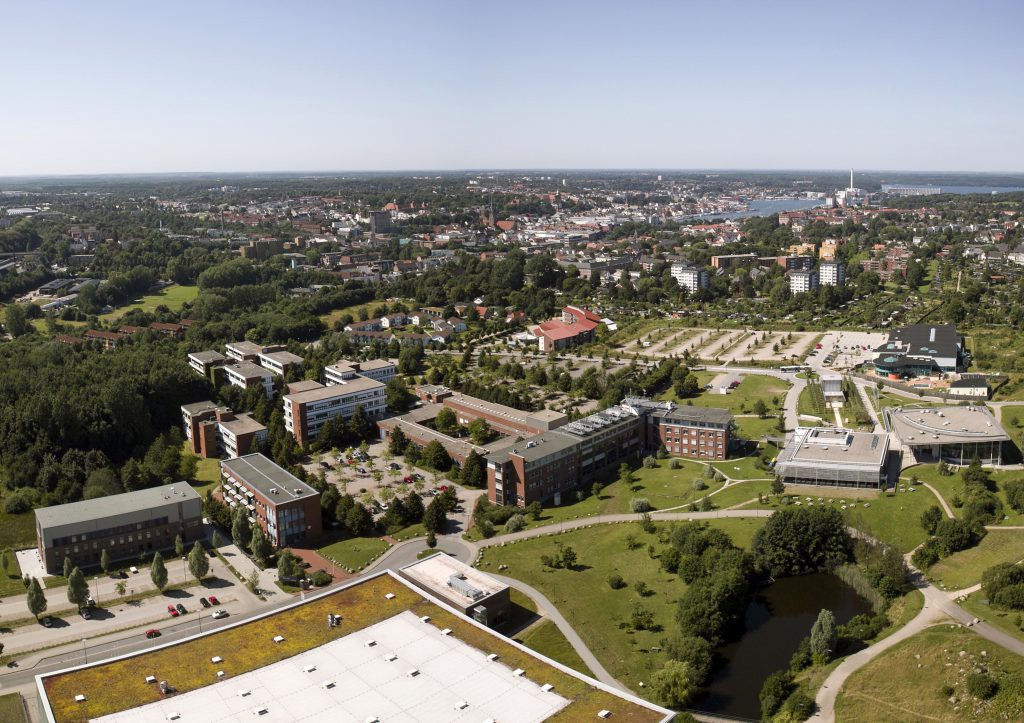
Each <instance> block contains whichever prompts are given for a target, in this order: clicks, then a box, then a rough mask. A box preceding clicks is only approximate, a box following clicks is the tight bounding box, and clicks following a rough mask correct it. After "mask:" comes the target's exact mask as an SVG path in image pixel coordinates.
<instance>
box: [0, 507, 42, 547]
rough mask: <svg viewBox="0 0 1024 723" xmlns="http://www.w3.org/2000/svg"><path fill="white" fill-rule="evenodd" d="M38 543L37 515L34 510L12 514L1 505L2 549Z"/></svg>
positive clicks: (0, 534) (0, 528) (31, 545)
mask: <svg viewBox="0 0 1024 723" xmlns="http://www.w3.org/2000/svg"><path fill="white" fill-rule="evenodd" d="M35 545H36V516H35V514H34V513H32V512H25V513H23V514H20V515H11V514H8V513H7V512H4V509H3V505H0V549H6V548H8V547H9V548H11V549H12V550H18V549H21V548H25V547H35Z"/></svg>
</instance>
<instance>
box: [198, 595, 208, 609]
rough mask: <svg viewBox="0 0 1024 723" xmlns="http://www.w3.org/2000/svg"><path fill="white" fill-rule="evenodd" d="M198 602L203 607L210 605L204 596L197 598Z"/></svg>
mask: <svg viewBox="0 0 1024 723" xmlns="http://www.w3.org/2000/svg"><path fill="white" fill-rule="evenodd" d="M199 604H200V605H202V606H203V607H204V608H208V607H210V601H209V600H207V599H206V598H205V597H201V598H199Z"/></svg>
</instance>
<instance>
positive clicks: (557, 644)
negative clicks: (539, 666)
mask: <svg viewBox="0 0 1024 723" xmlns="http://www.w3.org/2000/svg"><path fill="white" fill-rule="evenodd" d="M513 640H515V641H517V642H520V643H522V644H523V645H525V646H526V647H528V648H530V649H531V650H536V651H537V652H538V653H540V654H541V655H543V656H545V657H548V658H551V659H552V660H555V661H557V662H559V663H561V664H562V665H568V666H569V667H570V668H572V669H573V670H578V671H579V672H581V673H583V674H584V675H589V676H591V677H593V675H594V674H593V672H591V670H590V668H588V667H587V664H586V663H584V662H583V658H581V657H580V656H579V653H577V652H576V649H575V648H573V647H572V645H570V643H569V641H568V640H566V639H565V636H564V635H562V631H561V630H559V629H558V626H557V625H555V624H554V623H553V622H551V621H550V620H542V621H540V622H539V623H537V624H536V625H533V626H531V627H530V628H529V629H527V630H526V631H524V633H523V634H521V635H517V636H516V637H515V638H513Z"/></svg>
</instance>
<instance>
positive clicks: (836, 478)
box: [775, 427, 889, 489]
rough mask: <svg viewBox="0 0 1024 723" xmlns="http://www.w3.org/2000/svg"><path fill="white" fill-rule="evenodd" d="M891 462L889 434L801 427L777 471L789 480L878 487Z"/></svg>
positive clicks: (788, 443)
mask: <svg viewBox="0 0 1024 723" xmlns="http://www.w3.org/2000/svg"><path fill="white" fill-rule="evenodd" d="M888 464H889V435H888V434H883V433H874V432H852V431H850V430H849V429H834V428H832V427H797V428H796V429H795V430H794V431H793V436H791V437H790V438H789V440H788V441H787V442H786V446H785V447H783V449H782V451H781V452H779V456H778V457H777V458H776V460H775V475H776V477H778V478H779V479H780V480H782V481H783V482H785V483H787V484H803V485H822V486H826V487H861V488H870V489H878V488H880V487H884V486H885V484H886V480H887V475H888Z"/></svg>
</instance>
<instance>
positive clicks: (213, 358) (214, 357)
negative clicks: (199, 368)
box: [189, 351, 225, 364]
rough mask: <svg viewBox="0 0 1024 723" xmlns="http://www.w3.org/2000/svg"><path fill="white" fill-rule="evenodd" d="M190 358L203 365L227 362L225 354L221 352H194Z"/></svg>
mask: <svg viewBox="0 0 1024 723" xmlns="http://www.w3.org/2000/svg"><path fill="white" fill-rule="evenodd" d="M189 356H190V357H192V358H193V359H195V360H196V361H198V362H201V363H203V364H210V363H211V362H222V361H224V360H225V357H224V355H223V354H221V353H220V352H219V351H194V352H192V353H191V354H189Z"/></svg>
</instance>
